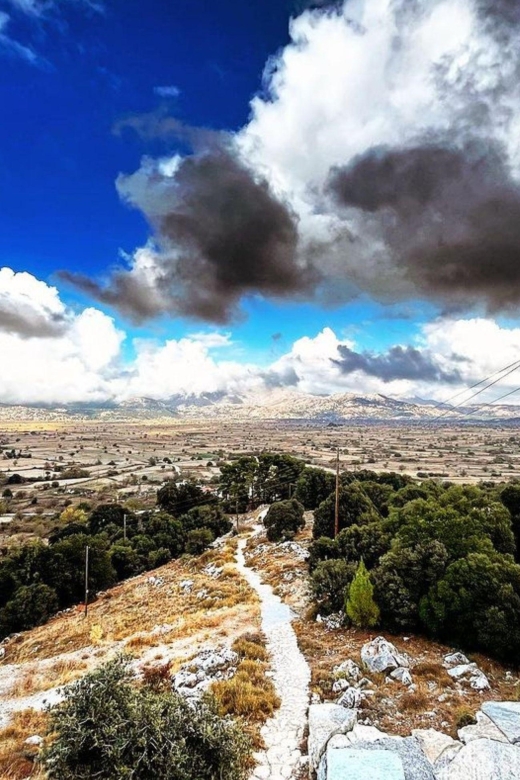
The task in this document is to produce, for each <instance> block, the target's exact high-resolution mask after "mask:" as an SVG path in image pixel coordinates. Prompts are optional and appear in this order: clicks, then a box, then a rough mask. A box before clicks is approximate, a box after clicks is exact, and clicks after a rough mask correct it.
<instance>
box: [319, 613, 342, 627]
mask: <svg viewBox="0 0 520 780" xmlns="http://www.w3.org/2000/svg"><path fill="white" fill-rule="evenodd" d="M316 619H317V618H316ZM343 621H344V615H343V612H333V613H332V614H331V615H327V617H324V618H322V619H321V622H322V623H323V624H324V625H325V627H326V628H328V629H330V630H331V631H334V630H335V629H337V628H341V626H342V625H343Z"/></svg>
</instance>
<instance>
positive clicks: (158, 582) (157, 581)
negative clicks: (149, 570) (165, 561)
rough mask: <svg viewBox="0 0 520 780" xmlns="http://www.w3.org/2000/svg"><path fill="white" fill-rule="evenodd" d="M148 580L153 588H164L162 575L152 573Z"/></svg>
mask: <svg viewBox="0 0 520 780" xmlns="http://www.w3.org/2000/svg"><path fill="white" fill-rule="evenodd" d="M147 582H148V584H149V585H151V586H152V588H162V586H163V585H164V580H163V578H162V577H154V575H153V574H152V575H151V577H148V579H147ZM98 595H99V594H98Z"/></svg>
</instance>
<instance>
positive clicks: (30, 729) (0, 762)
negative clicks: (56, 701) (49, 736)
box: [0, 710, 48, 780]
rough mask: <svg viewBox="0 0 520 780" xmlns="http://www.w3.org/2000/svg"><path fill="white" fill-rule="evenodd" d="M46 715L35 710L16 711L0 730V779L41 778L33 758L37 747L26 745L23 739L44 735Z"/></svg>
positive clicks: (41, 773) (35, 779)
mask: <svg viewBox="0 0 520 780" xmlns="http://www.w3.org/2000/svg"><path fill="white" fill-rule="evenodd" d="M47 720H48V716H47V715H46V714H45V713H42V712H36V711H35V710H23V711H22V712H17V713H16V714H15V715H14V717H13V720H12V722H11V723H10V724H9V726H7V728H5V729H2V730H1V731H0V780H22V779H23V778H27V777H31V778H33V780H37V779H38V778H43V777H44V774H43V772H38V769H37V768H36V767H35V763H34V759H35V756H36V755H37V753H38V748H36V747H33V746H31V745H26V744H25V740H26V739H27V737H30V736H32V735H34V734H39V735H40V736H42V735H44V734H45V732H46V730H47Z"/></svg>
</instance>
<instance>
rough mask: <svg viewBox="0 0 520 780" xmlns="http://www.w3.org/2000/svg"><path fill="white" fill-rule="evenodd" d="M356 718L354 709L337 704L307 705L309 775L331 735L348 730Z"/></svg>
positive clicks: (312, 771) (314, 768)
mask: <svg viewBox="0 0 520 780" xmlns="http://www.w3.org/2000/svg"><path fill="white" fill-rule="evenodd" d="M356 719H357V711H356V710H347V709H345V707H339V706H338V705H337V704H331V703H330V702H326V703H324V704H311V705H310V707H309V739H308V753H309V770H310V773H311V777H312V776H313V773H315V772H317V771H318V767H319V765H320V761H321V757H322V756H323V754H324V753H325V751H326V750H327V745H328V743H329V740H330V738H331V737H333V736H334V735H335V734H345V733H346V732H347V731H350V730H351V729H352V728H353V726H354V724H355V723H356Z"/></svg>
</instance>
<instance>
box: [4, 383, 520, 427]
mask: <svg viewBox="0 0 520 780" xmlns="http://www.w3.org/2000/svg"><path fill="white" fill-rule="evenodd" d="M161 418H191V419H222V420H226V419H228V420H234V421H237V420H308V421H312V422H315V423H325V424H326V423H336V424H341V423H345V422H363V421H367V422H374V423H375V422H378V421H380V422H395V423H399V422H403V423H404V422H421V421H424V422H434V421H435V422H436V421H437V420H439V422H440V421H442V422H445V423H448V422H449V421H450V420H453V421H454V422H459V421H460V422H463V421H468V422H510V423H513V422H515V421H518V422H519V423H520V406H514V405H507V404H501V405H498V404H497V405H495V406H489V405H488V406H486V405H485V404H482V405H477V404H475V405H470V406H463V407H458V408H457V409H455V408H453V407H450V406H448V405H446V404H438V403H437V402H435V401H432V400H428V399H417V398H414V399H397V398H390V397H388V396H385V395H380V394H371V395H368V394H367V395H362V394H357V393H334V394H332V395H312V394H309V393H298V392H295V391H292V390H285V389H281V390H272V391H269V392H265V393H250V394H245V395H242V396H240V395H237V394H235V395H227V394H225V393H224V392H214V393H203V394H200V395H195V394H186V395H185V394H177V395H174V396H171V397H170V398H167V399H155V398H150V397H146V396H141V397H135V398H129V399H126V400H124V401H121V402H120V403H116V402H114V401H109V402H104V403H85V404H81V403H76V404H63V405H56V406H52V405H41V406H39V405H37V404H32V405H10V404H0V420H4V421H8V420H35V421H36V420H42V421H44V420H54V421H66V420H74V419H76V420H78V419H84V420H87V419H92V420H96V419H99V420H106V421H110V420H114V421H117V420H139V419H161Z"/></svg>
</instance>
